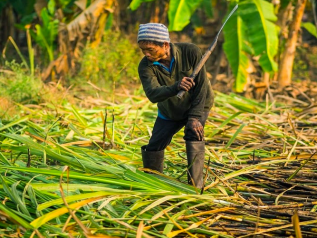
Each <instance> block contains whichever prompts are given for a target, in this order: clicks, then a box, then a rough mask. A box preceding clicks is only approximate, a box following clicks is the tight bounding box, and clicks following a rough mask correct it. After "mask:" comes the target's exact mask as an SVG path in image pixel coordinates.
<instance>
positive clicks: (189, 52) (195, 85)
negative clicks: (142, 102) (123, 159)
mask: <svg viewBox="0 0 317 238" xmlns="http://www.w3.org/2000/svg"><path fill="white" fill-rule="evenodd" d="M138 44H139V47H140V49H141V50H142V52H143V54H144V56H145V57H143V59H142V60H141V62H140V64H139V68H138V71H139V77H140V79H141V82H142V86H143V89H144V91H145V94H146V96H147V97H148V99H149V100H150V101H151V102H153V103H157V106H158V116H157V118H156V121H155V124H154V128H153V132H152V136H151V138H150V141H149V143H148V145H146V146H142V148H141V151H142V159H143V166H144V168H149V169H152V170H157V171H159V172H161V173H162V172H163V161H164V149H165V148H166V147H167V146H168V145H169V144H170V142H171V140H172V137H173V135H174V134H175V133H177V132H178V131H179V130H180V129H181V128H183V127H184V126H185V130H184V134H185V135H184V140H185V141H186V153H187V162H188V183H189V184H193V185H194V186H196V187H198V188H201V187H202V186H203V167H204V157H205V156H204V155H205V142H204V125H205V122H206V119H207V117H208V114H209V110H210V108H211V106H212V104H213V98H214V94H213V91H212V89H211V86H210V82H209V80H208V79H207V77H206V69H205V67H203V68H202V69H201V71H200V72H199V73H198V74H197V76H196V78H195V79H194V80H192V79H191V78H189V76H190V74H191V73H192V72H193V70H194V68H195V66H196V65H197V64H198V62H199V61H200V59H201V57H202V54H201V51H200V49H199V48H198V47H197V46H196V45H194V44H189V43H175V44H173V43H170V38H169V32H168V29H167V28H166V26H164V25H163V24H159V23H147V24H141V25H140V27H139V32H138ZM179 90H184V91H186V93H185V94H184V96H183V97H182V98H181V99H179V98H178V97H177V96H176V95H177V93H178V92H179Z"/></svg>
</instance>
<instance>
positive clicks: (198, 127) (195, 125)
mask: <svg viewBox="0 0 317 238" xmlns="http://www.w3.org/2000/svg"><path fill="white" fill-rule="evenodd" d="M185 130H191V131H193V132H194V133H195V134H196V136H197V138H198V140H199V141H203V140H204V127H203V125H202V124H201V123H200V121H199V120H198V119H196V118H189V119H188V121H187V124H186V127H185Z"/></svg>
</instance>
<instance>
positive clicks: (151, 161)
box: [141, 145, 164, 173]
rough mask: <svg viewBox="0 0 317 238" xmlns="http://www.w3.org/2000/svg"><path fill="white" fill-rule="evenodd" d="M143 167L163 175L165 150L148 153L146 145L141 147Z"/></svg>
mask: <svg viewBox="0 0 317 238" xmlns="http://www.w3.org/2000/svg"><path fill="white" fill-rule="evenodd" d="M141 152H142V160H143V167H144V168H147V169H152V170H156V171H159V172H160V173H163V165H164V163H163V162H164V150H161V151H146V145H144V146H142V147H141Z"/></svg>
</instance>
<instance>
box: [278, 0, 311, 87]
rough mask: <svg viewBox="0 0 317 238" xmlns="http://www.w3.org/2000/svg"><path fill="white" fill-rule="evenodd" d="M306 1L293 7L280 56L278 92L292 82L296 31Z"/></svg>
mask: <svg viewBox="0 0 317 238" xmlns="http://www.w3.org/2000/svg"><path fill="white" fill-rule="evenodd" d="M306 1H307V0H298V1H297V4H296V7H295V14H294V19H293V21H292V22H291V25H290V30H289V36H288V39H287V41H286V47H285V50H284V52H283V54H282V58H281V62H280V67H279V72H278V77H277V79H278V84H279V89H280V90H282V89H283V88H284V87H285V86H287V85H290V84H291V82H292V78H291V76H292V69H293V64H294V58H295V52H296V43H297V38H298V31H299V29H300V23H301V21H302V17H303V14H304V10H305V5H306Z"/></svg>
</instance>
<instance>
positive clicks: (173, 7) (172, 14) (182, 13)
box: [168, 0, 202, 31]
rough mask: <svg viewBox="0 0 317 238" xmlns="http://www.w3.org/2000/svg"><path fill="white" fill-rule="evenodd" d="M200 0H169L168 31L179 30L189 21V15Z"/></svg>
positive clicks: (198, 4)
mask: <svg viewBox="0 0 317 238" xmlns="http://www.w3.org/2000/svg"><path fill="white" fill-rule="evenodd" d="M201 2H202V0H196V1H192V0H171V1H170V3H169V9H168V19H169V25H168V29H169V30H170V31H181V30H183V28H184V27H185V26H187V25H188V24H189V22H190V17H191V16H192V14H193V13H194V11H195V10H196V9H197V7H199V6H200V4H201Z"/></svg>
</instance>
